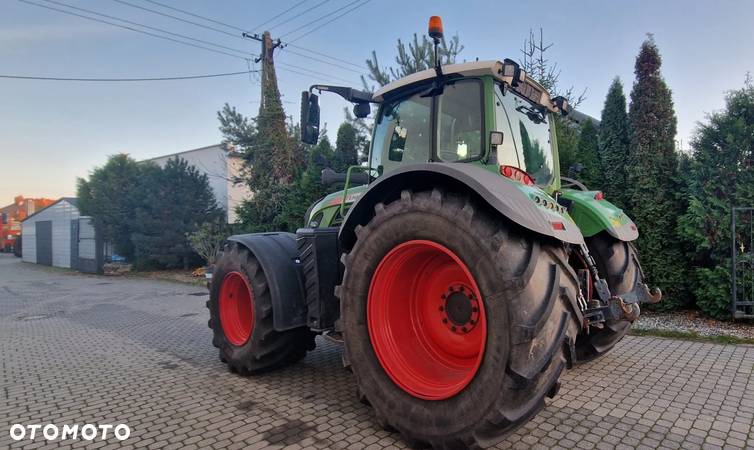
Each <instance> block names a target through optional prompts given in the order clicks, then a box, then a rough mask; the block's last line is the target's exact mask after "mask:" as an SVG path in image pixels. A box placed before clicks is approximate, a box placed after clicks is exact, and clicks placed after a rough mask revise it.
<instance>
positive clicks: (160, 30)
mask: <svg viewBox="0 0 754 450" xmlns="http://www.w3.org/2000/svg"><path fill="white" fill-rule="evenodd" d="M19 1H20V2H22V3H26V4H30V5H33V6H37V7H40V8H45V9H48V10H52V11H56V12H59V13H62V14H67V15H70V16H75V17H80V18H82V19H87V20H91V21H94V22H98V23H103V24H107V25H111V26H114V27H118V28H122V29H126V30H129V31H133V32H136V33H141V34H144V35H147V36H151V37H155V38H158V39H164V40H168V41H171V42H175V43H178V44H182V45H186V46H190V47H194V48H199V49H202V50H206V51H210V52H214V53H218V54H222V55H226V56H231V57H234V58H238V59H241V60H244V61H248V59H249V58H248V57H242V56H239V55H235V54H232V53H228V52H225V51H222V50H217V49H213V48H209V47H205V46H202V45H197V44H193V43H190V42H185V41H182V40H179V39H173V38H171V37H168V36H162V35H158V34H155V33H150V32H148V31H144V30H140V29H137V28H133V27H130V26H127V25H123V24H118V23H113V22H110V21H107V20H102V19H98V18H96V17H90V16H87V15H83V14H78V13H75V12H73V11H68V10H63V9H59V8H55V7H53V6H48V5H43V4H40V3H36V2H33V1H30V0H19ZM44 1H47V2H51V3H54V4H58V5H61V6H65V7H69V8H72V9H77V10H80V11H85V12H89V13H91V14H96V15H100V16H103V17H108V18H111V19H113V20H119V21H123V22H125V23H131V24H133V25H135V26H142V27H145V28H148V29H153V30H155V31H159V32H165V33H168V34H172V35H174V36H179V37H184V38H186V39H190V40H194V41H197V42H205V43H208V44H210V45H215V46H219V47H224V46H221V45H219V44H214V43H210V42H209V41H202V40H198V39H194V38H192V37H190V36H185V35H181V34H178V33H172V32H169V31H167V30H162V29H160V28H156V27H148V26H146V25H142V24H140V23H138V22H132V21H128V20H125V19H120V18H118V17H115V16H109V15H105V14H101V13H97V12H95V11H90V10H86V9H84V8H78V7H75V6H71V5H67V4H64V3H62V2H57V1H54V0H44ZM115 1H118V0H115ZM367 1H369V0H367ZM359 6H362V5H359ZM346 12H350V11H346ZM335 19H337V17H336V18H334V19H333V20H335ZM331 21H332V20H331ZM331 21H330V22H331ZM328 23H329V22H328ZM324 25H326V24H322V26H324ZM319 28H321V26H320V27H319ZM290 46H291V47H293V48H298V49H300V50H303V51H307V52H310V53H313V54H317V55H320V56H323V57H325V58H329V59H332V60H335V61H340V62H343V63H345V64H350V65H352V66H354V67H359V68H363V67H362V66H359V65H357V64H354V63H351V62H349V61H346V60H343V59H340V58H337V57H334V56H331V55H329V54H326V53H323V52H318V51H316V50H311V49H308V48H305V47H301V46H299V45H294V44H290ZM225 48H228V49H230V50H232V51H235V52H238V53H245V52H243V51H242V50H239V49H233V48H231V47H225ZM289 51H290V50H289ZM290 52H291V53H294V52H293V51H290ZM298 55H299V56H304V55H301V54H298ZM308 58H310V59H314V60H317V61H320V62H324V61H322V60H318V59H315V58H313V57H308ZM330 65H334V64H332V63H330ZM335 66H337V65H335ZM295 67H298V68H299V69H301V70H305V71H307V72H310V73H309V74H307V73H298V72H295V73H298V74H299V75H305V76H309V77H311V76H312V75H311V74H312V73H317V74H320V75H323V76H326V77H331V78H337V79H339V80H341V81H345V82H348V83H352V81H350V80H346V79H344V78H340V77H335V76H333V75H331V74H325V73H323V72H317V71H312V70H310V69H307V68H303V67H300V66H295ZM337 67H340V68H342V69H345V68H344V67H342V66H337ZM243 73H249V72H243ZM251 73H256V72H253V71H252V72H251Z"/></svg>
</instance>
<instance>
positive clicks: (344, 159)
mask: <svg viewBox="0 0 754 450" xmlns="http://www.w3.org/2000/svg"><path fill="white" fill-rule="evenodd" d="M356 144H357V143H356V128H354V127H353V126H352V125H351V124H350V123H348V122H343V123H342V124H340V127H338V135H337V138H336V140H335V154H334V155H333V169H334V170H335V171H337V172H345V171H346V170H348V167H350V166H355V165H356V164H358V162H359V154H358V149H357V147H356Z"/></svg>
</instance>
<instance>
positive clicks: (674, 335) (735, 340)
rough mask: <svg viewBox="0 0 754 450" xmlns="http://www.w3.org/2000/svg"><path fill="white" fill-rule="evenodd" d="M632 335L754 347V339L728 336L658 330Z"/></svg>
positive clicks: (642, 331) (643, 330)
mask: <svg viewBox="0 0 754 450" xmlns="http://www.w3.org/2000/svg"><path fill="white" fill-rule="evenodd" d="M630 334H631V335H632V336H655V337H663V338H670V339H681V340H685V341H697V342H712V343H715V344H724V345H736V344H751V345H754V338H741V337H737V336H728V335H718V336H702V335H700V334H699V333H697V332H695V331H676V330H658V329H656V328H649V329H647V328H632V329H631V333H630Z"/></svg>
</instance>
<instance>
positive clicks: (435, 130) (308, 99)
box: [302, 59, 568, 226]
mask: <svg viewBox="0 0 754 450" xmlns="http://www.w3.org/2000/svg"><path fill="white" fill-rule="evenodd" d="M314 91H319V92H323V91H324V92H333V93H337V94H339V95H341V96H342V97H343V98H345V99H346V100H349V101H351V102H353V103H354V104H355V107H354V112H355V113H356V115H357V117H358V116H360V117H366V115H367V114H369V112H370V109H371V108H370V104H376V105H377V113H376V115H375V119H374V126H373V135H372V140H371V142H372V144H371V149H370V152H369V159H368V161H367V163H366V165H363V166H355V167H352V168H351V170H349V172H350V176H349V174H334V173H332V172H331V171H327V174H326V176H325V177H323V181H324V182H327V183H334V182H343V183H345V181H346V179H348V183H345V189H344V191H342V192H339V193H336V194H333V195H331V198H325V199H324V200H323V202H321V204H320V205H315V206H314V208H312V211H311V212H312V213H313V214H312V215H310V217H308V218H307V224H309V219H311V218H313V217H314V215H316V214H317V212H319V211H320V210H321V209H322V208H323V207H333V206H338V207H340V208H339V211H337V212H333V213H332V214H329V215H328V214H326V213H325V212H324V211H323V213H324V214H323V215H322V217H318V220H315V222H316V224H317V225H318V224H324V225H330V226H333V225H337V223H334V222H330V221H327V220H326V219H327V218H328V216H330V218H332V219H335V220H337V219H338V218H342V217H343V216H344V213H345V210H346V209H347V208H348V206H349V204H350V202H349V201H348V200H349V199H350V200H355V199H357V198H358V193H359V192H361V191H363V190H364V188H363V187H361V188H358V187H356V188H354V187H353V186H354V185H356V184H367V183H369V182H371V181H373V180H375V179H378V178H379V177H381V176H382V175H384V174H386V173H390V172H392V171H394V170H395V169H399V168H402V167H405V166H408V165H415V164H427V163H467V164H474V165H477V166H480V167H483V168H484V169H486V170H488V171H490V172H493V173H495V174H497V175H500V176H502V177H506V178H508V179H510V180H513V181H515V182H518V183H520V184H523V185H529V186H536V187H537V188H538V189H536V191H539V190H540V189H541V190H542V191H544V192H547V193H552V192H553V191H555V190H557V189H558V188H559V186H560V177H559V172H560V169H559V164H558V155H557V145H556V140H555V136H554V130H553V127H552V126H551V124H552V115H553V114H566V113H567V112H568V104H567V101H566V100H565V99H564V98H562V97H557V98H555V99H552V98H550V96H549V94H548V93H547V91H546V90H545V89H544V88H543V87H542V86H541V85H539V84H538V83H536V82H535V81H534V80H532V79H530V78H528V77H527V76H526V73H525V72H524V71H523V70H522V69H521V68H520V67H519V65H518V64H517V63H516V62H514V61H512V60H509V59H506V60H504V61H475V62H469V63H462V64H451V65H444V66H438V67H435V68H433V69H428V70H424V71H421V72H417V73H415V74H412V75H409V76H407V77H405V78H402V79H400V80H397V81H394V82H392V83H389V84H387V85H386V86H383V87H382V88H381V89H379V90H378V91H376V92H375V93H374V94H370V93H366V92H362V91H357V90H355V89H351V88H343V87H337V86H325V85H314V86H312V87H311V89H310V91H308V92H304V93H303V98H302V100H303V101H302V124H303V125H302V140H303V141H304V142H306V143H310V144H313V143H316V141H317V137H318V135H319V101H318V96H317V95H316V94H314ZM357 174H358V175H357ZM349 192H350V197H349ZM355 194H356V195H355ZM354 197H355V198H354ZM337 199H341V200H343V201H342V202H340V203H337ZM323 219H325V221H324V222H323ZM314 226H316V225H314Z"/></svg>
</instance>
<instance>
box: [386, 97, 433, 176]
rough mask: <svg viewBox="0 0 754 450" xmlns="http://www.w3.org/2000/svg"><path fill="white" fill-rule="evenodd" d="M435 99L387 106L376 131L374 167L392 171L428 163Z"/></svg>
mask: <svg viewBox="0 0 754 450" xmlns="http://www.w3.org/2000/svg"><path fill="white" fill-rule="evenodd" d="M431 108H432V98H431V97H422V96H421V95H419V94H416V95H413V96H411V97H409V98H407V99H405V100H402V101H398V102H392V103H387V104H385V105H384V106H383V107H382V114H381V115H380V116H379V118H378V119H377V123H376V124H375V128H374V144H373V145H372V155H371V158H372V160H371V167H374V168H376V169H378V171H379V172H380V173H382V171H383V170H390V169H391V168H392V167H397V166H399V165H401V164H406V163H418V162H427V161H428V160H429V144H430V132H429V126H430V111H431Z"/></svg>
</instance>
